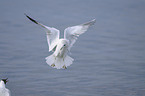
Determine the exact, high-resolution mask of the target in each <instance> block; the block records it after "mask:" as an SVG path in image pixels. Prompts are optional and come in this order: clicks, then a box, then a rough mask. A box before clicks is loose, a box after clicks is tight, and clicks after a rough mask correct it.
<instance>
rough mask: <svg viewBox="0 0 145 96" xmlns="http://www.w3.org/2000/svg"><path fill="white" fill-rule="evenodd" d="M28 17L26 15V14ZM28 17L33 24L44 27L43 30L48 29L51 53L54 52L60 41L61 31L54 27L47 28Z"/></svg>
mask: <svg viewBox="0 0 145 96" xmlns="http://www.w3.org/2000/svg"><path fill="white" fill-rule="evenodd" d="M25 15H26V14H25ZM26 17H27V18H28V19H29V20H31V21H32V22H34V23H36V24H38V25H40V26H42V27H43V28H45V29H46V35H47V42H48V45H49V51H52V50H54V49H55V47H56V45H57V42H58V40H59V33H60V32H59V30H57V29H56V28H53V27H48V26H45V25H43V24H41V23H39V22H37V21H36V20H34V19H32V18H31V17H29V16H28V15H26Z"/></svg>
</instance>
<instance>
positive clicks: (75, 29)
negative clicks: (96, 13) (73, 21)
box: [64, 19, 96, 50]
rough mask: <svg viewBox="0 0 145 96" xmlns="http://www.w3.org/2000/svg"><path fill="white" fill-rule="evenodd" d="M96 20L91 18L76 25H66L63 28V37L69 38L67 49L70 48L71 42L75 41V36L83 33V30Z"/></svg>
mask: <svg viewBox="0 0 145 96" xmlns="http://www.w3.org/2000/svg"><path fill="white" fill-rule="evenodd" d="M95 22H96V20H95V19H93V20H92V21H90V22H87V23H84V24H81V25H77V26H72V27H68V28H66V29H65V30H64V38H65V39H67V40H69V44H70V45H69V50H70V48H71V47H72V46H73V44H74V43H75V42H76V40H77V38H78V37H79V36H80V35H81V34H83V33H84V32H85V31H87V29H88V28H89V27H90V26H91V25H93V24H94V23H95Z"/></svg>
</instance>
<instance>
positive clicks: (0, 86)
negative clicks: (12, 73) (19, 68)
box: [0, 78, 10, 96]
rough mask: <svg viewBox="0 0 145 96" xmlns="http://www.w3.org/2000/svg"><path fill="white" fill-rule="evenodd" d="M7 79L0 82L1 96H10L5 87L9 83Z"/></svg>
mask: <svg viewBox="0 0 145 96" xmlns="http://www.w3.org/2000/svg"><path fill="white" fill-rule="evenodd" d="M7 79H8V78H7ZM7 79H2V80H1V81H0V96H10V91H9V89H7V88H6V87H5V85H6V83H7V82H8V81H7Z"/></svg>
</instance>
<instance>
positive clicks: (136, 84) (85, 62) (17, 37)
mask: <svg viewBox="0 0 145 96" xmlns="http://www.w3.org/2000/svg"><path fill="white" fill-rule="evenodd" d="M144 10H145V1H144V0H23V1H20V0H1V3H0V13H1V15H0V17H1V18H0V78H6V77H8V78H9V82H8V84H7V88H9V89H10V90H11V93H12V96H20V95H21V96H144V94H145V43H144V42H145V27H144V26H145V11H144ZM24 13H27V14H28V15H30V16H31V17H33V18H35V19H36V20H38V21H40V22H42V23H43V24H45V25H48V26H50V27H51V26H53V27H55V28H57V29H60V30H61V32H62V34H61V37H62V36H63V30H64V29H65V28H66V27H68V26H73V25H77V24H81V23H84V22H87V21H89V20H91V19H94V18H96V24H95V25H94V26H92V27H91V28H90V29H89V30H88V31H87V32H86V33H85V34H83V35H81V36H80V38H79V39H78V41H77V42H76V44H75V45H74V47H73V48H72V50H71V53H72V54H71V57H73V58H74V59H75V61H74V63H73V64H72V65H71V66H70V67H68V69H67V70H57V69H53V68H51V67H49V66H48V65H47V64H46V63H45V59H44V58H45V57H46V56H48V55H50V54H51V53H49V52H48V46H47V41H46V36H45V32H44V31H43V29H42V28H40V27H39V26H37V25H35V24H34V23H32V22H31V21H29V20H28V19H27V18H26V17H25V16H24Z"/></svg>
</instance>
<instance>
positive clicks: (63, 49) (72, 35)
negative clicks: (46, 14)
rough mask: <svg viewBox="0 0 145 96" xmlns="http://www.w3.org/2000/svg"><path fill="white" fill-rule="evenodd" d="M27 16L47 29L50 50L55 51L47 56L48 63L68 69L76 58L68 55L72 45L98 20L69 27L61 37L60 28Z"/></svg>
mask: <svg viewBox="0 0 145 96" xmlns="http://www.w3.org/2000/svg"><path fill="white" fill-rule="evenodd" d="M25 15H26V14H25ZM26 17H27V18H28V19H29V20H31V21H32V22H34V23H36V24H37V25H40V26H41V27H43V28H44V29H45V30H46V36H47V42H48V46H49V51H52V52H53V54H52V55H50V56H48V57H46V58H45V59H46V63H47V64H48V65H49V66H51V67H53V68H57V69H67V67H68V66H70V65H71V64H72V63H73V61H74V59H73V58H71V57H70V56H69V55H68V53H69V52H70V49H71V47H72V46H73V44H74V43H75V42H76V40H77V38H78V37H79V36H80V35H81V34H83V33H85V32H86V31H87V29H88V28H89V27H90V26H91V25H93V24H94V23H95V22H96V20H95V19H93V20H91V21H90V22H87V23H84V24H80V25H77V26H72V27H68V28H66V29H65V30H64V38H59V34H60V31H59V30H58V29H56V28H53V27H48V26H46V25H43V24H42V23H39V22H37V21H36V20H34V19H32V18H31V17H29V16H28V15H26Z"/></svg>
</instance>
